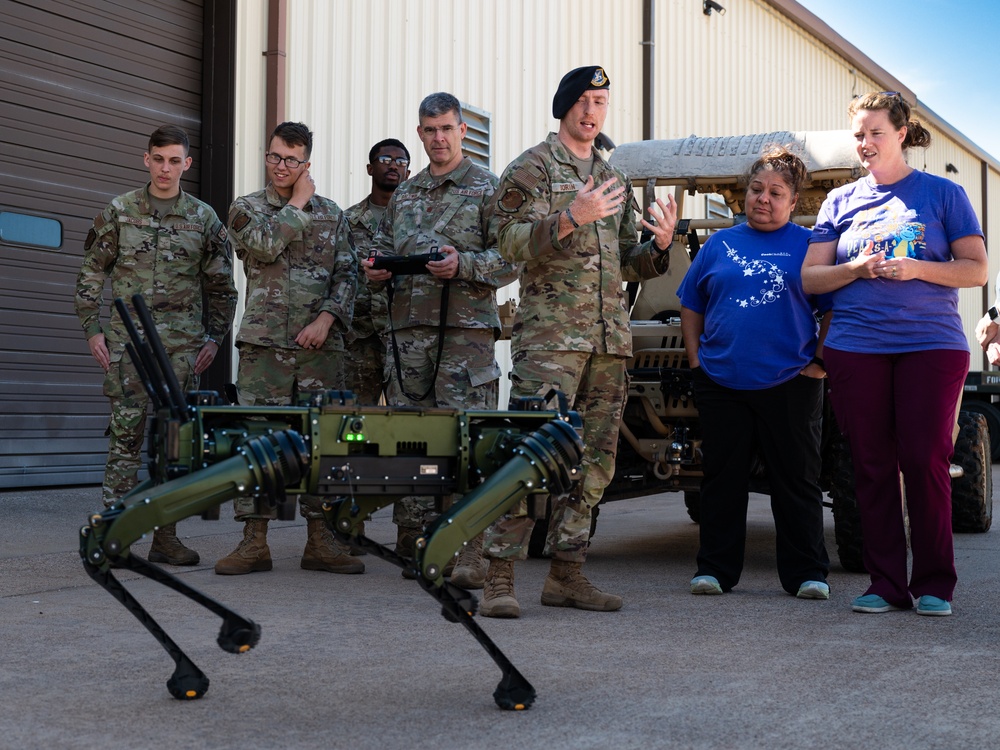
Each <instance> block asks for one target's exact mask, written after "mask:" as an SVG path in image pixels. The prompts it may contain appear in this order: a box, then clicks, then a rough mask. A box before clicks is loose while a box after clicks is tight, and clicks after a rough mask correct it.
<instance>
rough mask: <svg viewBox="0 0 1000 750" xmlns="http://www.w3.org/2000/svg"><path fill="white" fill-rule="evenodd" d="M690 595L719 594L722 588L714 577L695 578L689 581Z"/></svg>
mask: <svg viewBox="0 0 1000 750" xmlns="http://www.w3.org/2000/svg"><path fill="white" fill-rule="evenodd" d="M691 593H692V594H721V593H722V586H720V585H719V579H718V578H716V577H715V576H695V577H694V578H692V579H691Z"/></svg>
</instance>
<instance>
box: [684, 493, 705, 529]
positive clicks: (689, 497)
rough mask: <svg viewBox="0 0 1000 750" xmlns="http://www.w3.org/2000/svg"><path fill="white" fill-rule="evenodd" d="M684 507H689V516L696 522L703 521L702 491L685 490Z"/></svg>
mask: <svg viewBox="0 0 1000 750" xmlns="http://www.w3.org/2000/svg"><path fill="white" fill-rule="evenodd" d="M684 507H685V508H687V512H688V516H690V517H691V520H692V521H694V522H695V523H701V493H700V492H685V493H684Z"/></svg>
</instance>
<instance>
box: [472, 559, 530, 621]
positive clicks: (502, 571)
mask: <svg viewBox="0 0 1000 750" xmlns="http://www.w3.org/2000/svg"><path fill="white" fill-rule="evenodd" d="M479 614H481V615H482V616H483V617H520V616H521V605H520V604H518V603H517V599H515V598H514V561H513V560H500V559H498V558H495V557H492V558H490V566H489V569H488V570H487V571H486V581H485V583H484V584H483V601H482V603H481V604H480V605H479Z"/></svg>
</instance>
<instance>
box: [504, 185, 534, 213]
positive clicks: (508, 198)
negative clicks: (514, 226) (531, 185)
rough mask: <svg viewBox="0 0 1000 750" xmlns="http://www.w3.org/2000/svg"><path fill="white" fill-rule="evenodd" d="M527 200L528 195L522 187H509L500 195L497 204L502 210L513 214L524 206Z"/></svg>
mask: <svg viewBox="0 0 1000 750" xmlns="http://www.w3.org/2000/svg"><path fill="white" fill-rule="evenodd" d="M526 200H528V195H527V194H526V193H525V192H524V191H523V190H522V189H521V188H519V187H509V188H507V189H506V190H504V192H503V195H502V196H500V200H499V201H498V202H497V206H499V208H500V210H501V211H505V212H507V213H509V214H512V213H514V212H515V211H517V210H518V209H519V208H520V207H521V206H523V205H524V202H525V201H526Z"/></svg>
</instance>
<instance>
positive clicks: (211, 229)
mask: <svg viewBox="0 0 1000 750" xmlns="http://www.w3.org/2000/svg"><path fill="white" fill-rule="evenodd" d="M189 150H190V144H189V142H188V136H187V133H185V132H184V131H183V130H182V129H181V128H179V127H177V126H175V125H163V126H161V127H159V128H157V129H156V130H155V131H154V132H153V134H152V135H151V136H150V137H149V145H148V146H147V151H146V153H145V155H144V157H143V158H144V161H145V164H146V168H147V169H148V170H149V182H148V183H146V186H145V187H143V188H139V189H138V190H133V191H131V192H129V193H125V194H123V195H120V196H118V197H117V198H115V199H114V200H113V201H111V203H110V204H109V205H108V207H107V208H105V209H104V211H103V212H102V213H101V214H99V215H98V216H97V218H96V219H94V226H93V228H92V229H91V230H90V233H89V234H88V235H87V239H86V242H85V243H84V256H83V264H82V266H81V268H80V275H79V277H78V278H77V285H76V313H77V315H78V316H79V318H80V322H81V324H82V325H83V329H84V332H85V333H86V335H87V344H88V346H89V347H90V352H91V354H92V355H93V356H94V359H95V360H97V362H98V364H100V366H101V367H102V368H103V370H104V372H105V379H104V395H105V396H107V397H108V398H109V399H110V400H111V422H110V424H109V425H108V435H109V436H110V438H111V439H110V441H109V443H108V461H107V466H106V468H105V471H104V487H103V495H104V504H105V505H106V506H109V507H110V506H111V505H114V503H115V502H116V501H117V499H118V498H120V497H122V496H123V495H125V494H126V493H127V492H129V491H130V490H132V489H133V488H134V487H135V486H136V484H137V483H138V479H137V476H138V472H139V467H140V466H141V465H142V440H143V433H144V432H145V429H146V411H147V406H148V404H149V397H148V396H147V394H146V389H145V387H144V386H143V383H142V381H141V379H140V378H139V374H138V372H137V371H136V368H135V365H134V364H133V363H132V360H131V358H130V357H128V356H125V344H126V342H127V341H128V334H127V333H126V331H125V326H124V323H123V322H122V320H121V318H119V316H118V311H117V310H115V309H113V308H112V310H111V319H110V320H109V321H108V322H107V323H106V324H104V325H102V324H101V310H102V308H103V307H104V301H103V295H104V285H105V281H106V280H107V279H110V281H111V293H112V296H113V297H121V298H122V299H123V300H125V301H126V304H128V305H129V307H131V299H132V296H133V295H135V294H142V295H143V298H144V299H145V301H146V305H147V306H148V307H149V310H150V313H151V314H152V316H153V321H154V322H155V323H156V329H157V333H158V334H159V336H160V339H161V340H162V342H163V345H164V348H165V349H166V350H167V354H168V356H169V357H170V363H171V366H172V367H173V370H174V373H175V374H176V375H177V379H178V381H179V382H180V383H181V384H182V385H183V386H184V387H185V389H197V387H198V376H199V375H200V374H201V373H202V372H204V371H205V370H206V369H207V368H208V366H209V365H210V364H211V363H212V361H213V360H214V359H215V355H216V353H217V352H218V351H219V344H220V342H221V341H222V340H223V339H224V338H225V336H226V334H227V333H228V332H229V328H230V326H231V325H232V322H233V315H234V314H235V312H236V288H235V286H234V285H233V267H232V258H231V251H230V247H229V240H228V239H227V236H226V229H225V227H224V226H223V225H222V222H221V221H219V218H218V216H216V214H215V211H213V210H212V209H211V207H209V206H208V205H207V204H205V203H202V202H201V201H200V200H198V199H197V198H194V197H193V196H191V195H188V194H187V193H186V192H184V191H183V190H182V189H181V177H182V176H183V174H184V172H186V171H187V170H188V169H189V168H190V167H191V163H192V158H191V156H190V154H189ZM206 323H207V325H206ZM149 560H150V561H151V562H161V563H168V564H170V565H197V564H198V561H199V556H198V553H197V552H195V551H194V550H192V549H188V548H187V547H185V546H184V544H183V543H181V541H180V540H179V539H178V538H177V535H176V524H169V525H167V526H162V527H160V528H158V529H157V530H156V531H155V532H154V533H153V544H152V546H151V547H150V549H149Z"/></svg>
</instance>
